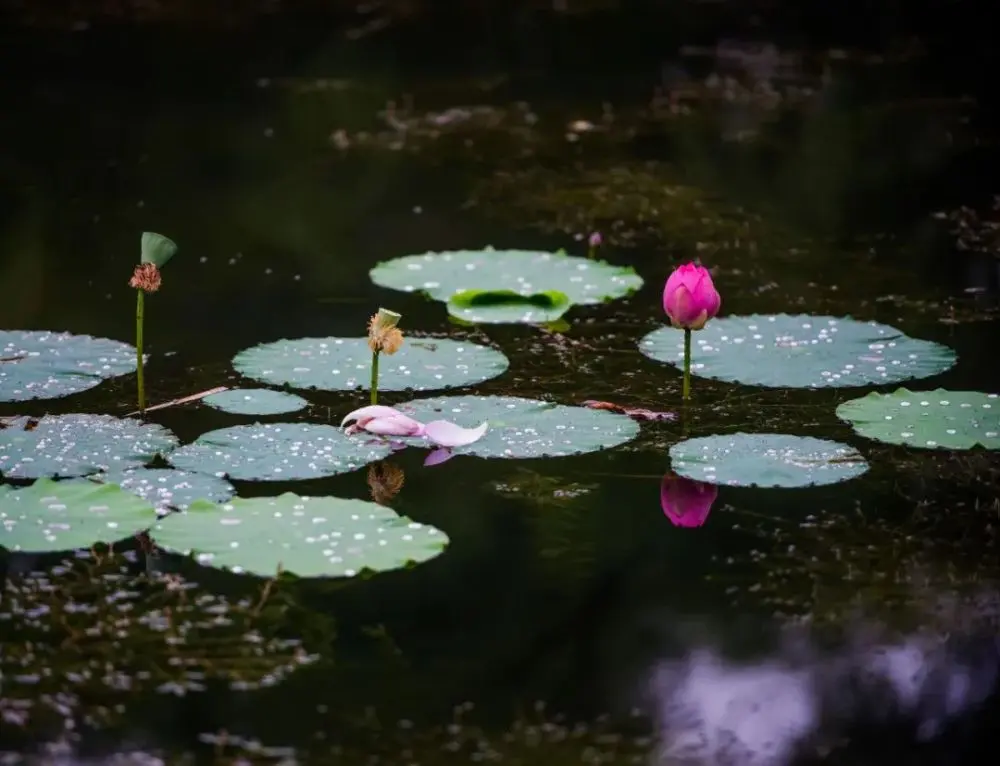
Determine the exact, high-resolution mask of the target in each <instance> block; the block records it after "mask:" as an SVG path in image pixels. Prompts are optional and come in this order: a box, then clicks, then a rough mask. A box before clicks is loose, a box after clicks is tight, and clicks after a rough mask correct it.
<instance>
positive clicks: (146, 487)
mask: <svg viewBox="0 0 1000 766" xmlns="http://www.w3.org/2000/svg"><path fill="white" fill-rule="evenodd" d="M90 479H91V480H92V481H99V482H102V483H104V484H117V485H118V486H119V487H121V488H122V489H124V490H125V491H126V492H131V493H132V494H134V495H138V496H139V497H141V498H142V499H143V500H145V501H146V502H149V503H152V504H153V505H154V506H155V507H156V511H157V513H167V512H169V511H170V510H172V509H179V510H184V509H185V508H187V507H188V506H189V505H191V503H193V502H194V501H195V500H208V501H211V502H215V503H221V502H223V501H225V500H229V499H230V498H231V497H232V496H233V495H235V494H236V490H235V489H234V488H233V485H232V484H230V483H229V482H228V481H226V480H225V479H220V478H218V477H216V476H209V475H208V474H204V473H192V472H189V471H176V470H174V469H172V468H129V469H127V470H124V471H111V472H110V473H99V474H96V475H94V476H91V477H90Z"/></svg>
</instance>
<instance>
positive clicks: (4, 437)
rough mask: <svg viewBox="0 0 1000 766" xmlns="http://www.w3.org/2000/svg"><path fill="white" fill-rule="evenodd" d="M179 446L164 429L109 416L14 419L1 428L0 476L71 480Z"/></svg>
mask: <svg viewBox="0 0 1000 766" xmlns="http://www.w3.org/2000/svg"><path fill="white" fill-rule="evenodd" d="M176 446H177V437H176V436H174V435H173V434H172V433H171V432H170V431H168V430H167V429H166V428H164V427H163V426H161V425H157V424H156V423H143V422H142V421H141V420H135V419H132V418H116V417H113V416H111V415H78V414H73V415H46V416H45V417H43V418H40V419H38V420H33V419H32V418H28V417H20V418H15V419H14V420H13V421H12V422H11V423H10V425H8V426H7V428H4V429H0V474H3V475H5V476H7V477H8V478H12V479H40V478H42V477H46V476H48V477H60V478H69V477H74V476H88V475H89V474H92V473H99V472H101V471H110V470H113V469H120V468H136V467H139V466H142V465H145V464H146V463H148V462H149V461H150V460H152V459H153V458H154V457H155V456H156V455H158V454H161V453H164V452H167V451H169V450H171V449H173V448H174V447H176Z"/></svg>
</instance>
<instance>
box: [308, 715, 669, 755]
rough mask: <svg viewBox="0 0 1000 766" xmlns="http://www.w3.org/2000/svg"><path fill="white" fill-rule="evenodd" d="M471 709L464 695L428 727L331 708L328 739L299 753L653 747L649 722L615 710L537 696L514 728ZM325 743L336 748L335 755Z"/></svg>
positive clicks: (568, 751) (626, 751) (643, 750)
mask: <svg viewBox="0 0 1000 766" xmlns="http://www.w3.org/2000/svg"><path fill="white" fill-rule="evenodd" d="M472 711H473V704H472V703H471V702H466V703H464V704H461V705H458V706H457V707H456V708H455V710H454V713H453V716H452V719H451V720H450V721H446V722H443V723H441V724H439V725H427V726H413V725H412V724H411V722H409V721H389V720H382V719H381V717H380V716H379V715H378V712H377V711H376V710H374V709H372V708H368V709H366V711H365V714H364V716H363V717H362V716H357V717H355V718H352V719H350V721H344V720H343V719H342V718H341V717H340V716H337V715H336V713H331V719H330V720H329V721H325V722H324V723H323V728H322V732H323V736H322V737H317V738H316V740H315V741H316V742H317V743H325V744H321V745H317V746H316V747H315V749H313V748H311V749H310V752H309V753H308V754H305V753H299V755H300V756H306V755H308V756H309V757H302V758H301V761H302V762H308V763H313V762H316V763H379V764H383V765H384V766H411V764H414V763H427V764H435V765H436V766H451V765H452V764H454V766H465V765H466V764H469V763H509V764H522V765H523V766H529V765H530V766H534V765H535V764H537V765H538V766H543V765H544V766H569V765H570V764H587V763H589V764H600V763H607V764H612V763H614V764H619V763H621V764H625V763H634V764H644V763H649V762H650V757H651V755H652V750H653V747H654V746H655V740H654V738H653V737H651V736H649V735H648V731H647V729H648V727H647V726H645V725H644V723H643V722H642V721H640V719H638V718H637V719H636V720H635V722H634V723H635V724H636V725H628V724H629V723H630V722H623V721H622V720H612V719H611V717H610V716H601V717H600V718H597V719H596V720H591V721H586V722H584V721H579V720H573V721H570V720H569V719H567V718H566V717H564V716H561V715H555V714H552V713H550V712H548V711H547V710H546V709H545V705H544V703H541V702H538V703H536V704H535V706H534V710H532V711H529V712H526V713H525V712H522V713H520V714H519V715H518V716H517V718H515V720H514V721H513V723H512V724H511V725H510V726H509V727H507V728H506V729H500V728H498V727H496V726H494V725H480V724H478V723H477V722H476V721H474V720H473V713H472ZM338 733H340V736H338ZM340 737H343V739H340ZM320 748H322V751H321V750H320ZM328 748H331V749H332V751H333V752H334V753H335V754H336V757H335V758H334V759H332V760H331V759H330V752H329V751H328Z"/></svg>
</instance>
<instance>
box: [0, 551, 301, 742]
mask: <svg viewBox="0 0 1000 766" xmlns="http://www.w3.org/2000/svg"><path fill="white" fill-rule="evenodd" d="M134 568H135V567H134V566H130V565H129V563H128V559H127V558H126V557H125V556H107V557H104V558H101V559H93V558H77V559H73V560H68V561H66V562H64V563H62V564H60V565H58V566H55V567H52V568H51V569H49V570H48V571H46V572H32V573H29V574H26V575H23V576H22V575H19V576H13V577H8V579H7V582H6V583H5V585H4V589H3V593H2V599H0V628H2V633H3V635H4V640H3V652H2V654H0V678H4V680H5V683H4V690H3V697H2V698H0V720H2V721H3V722H4V726H5V728H7V729H13V728H23V729H27V728H28V727H31V729H32V731H33V732H37V731H38V730H39V729H43V730H45V729H49V730H50V731H54V732H58V731H61V730H63V729H64V728H65V727H66V726H72V725H74V723H79V722H85V723H88V724H90V725H100V724H106V723H111V722H112V721H113V719H114V718H115V716H116V714H117V713H119V712H121V710H122V707H121V706H122V705H124V704H125V703H126V701H127V700H128V699H130V698H132V697H134V696H135V695H136V694H138V693H142V692H144V691H153V690H155V691H158V692H161V693H168V694H176V695H184V694H186V693H187V692H194V691H200V690H202V689H204V688H205V687H204V685H205V683H206V682H208V681H228V682H229V683H230V685H231V686H232V688H233V689H247V688H256V687H260V686H271V685H273V684H275V683H277V682H278V681H280V680H282V679H283V678H284V677H285V676H286V675H288V674H289V673H290V672H291V671H292V670H294V669H295V668H296V667H298V666H300V665H302V664H305V663H307V662H310V661H311V660H312V659H313V658H312V657H310V656H308V655H306V653H305V652H304V651H303V649H302V647H301V645H300V642H298V641H291V640H279V639H277V638H272V637H269V636H267V635H265V633H264V632H262V630H261V628H262V627H264V626H265V624H266V625H270V624H273V622H274V618H275V616H276V615H275V614H274V612H273V611H272V608H271V607H272V604H271V603H269V602H270V601H271V600H272V599H273V598H274V596H275V595H276V594H275V593H274V590H275V589H274V583H273V582H271V583H268V584H266V585H265V586H264V588H263V590H262V591H261V593H260V594H258V595H256V596H255V597H254V598H244V599H241V600H239V601H230V600H228V599H227V598H225V597H223V596H216V595H214V594H211V593H207V592H205V591H203V590H200V589H199V588H198V586H197V585H196V584H195V583H190V582H186V581H184V580H182V579H181V578H179V577H178V576H176V575H166V574H152V575H145V574H143V575H136V574H135V573H134ZM279 611H280V610H279ZM50 727H51V728H50Z"/></svg>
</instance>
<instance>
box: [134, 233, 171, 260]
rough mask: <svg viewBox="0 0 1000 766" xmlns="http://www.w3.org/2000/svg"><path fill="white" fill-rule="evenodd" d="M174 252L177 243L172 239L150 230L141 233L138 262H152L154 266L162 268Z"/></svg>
mask: <svg viewBox="0 0 1000 766" xmlns="http://www.w3.org/2000/svg"><path fill="white" fill-rule="evenodd" d="M176 252H177V244H176V243H175V242H174V241H173V240H172V239H168V238H167V237H164V236H163V235H162V234H157V233H155V232H152V231H144V232H143V233H142V251H141V254H140V259H139V260H140V263H152V264H153V265H154V266H156V268H158V269H162V268H163V266H164V265H165V264H166V262H167V261H169V260H170V259H171V258H173V257H174V254H175V253H176Z"/></svg>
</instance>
